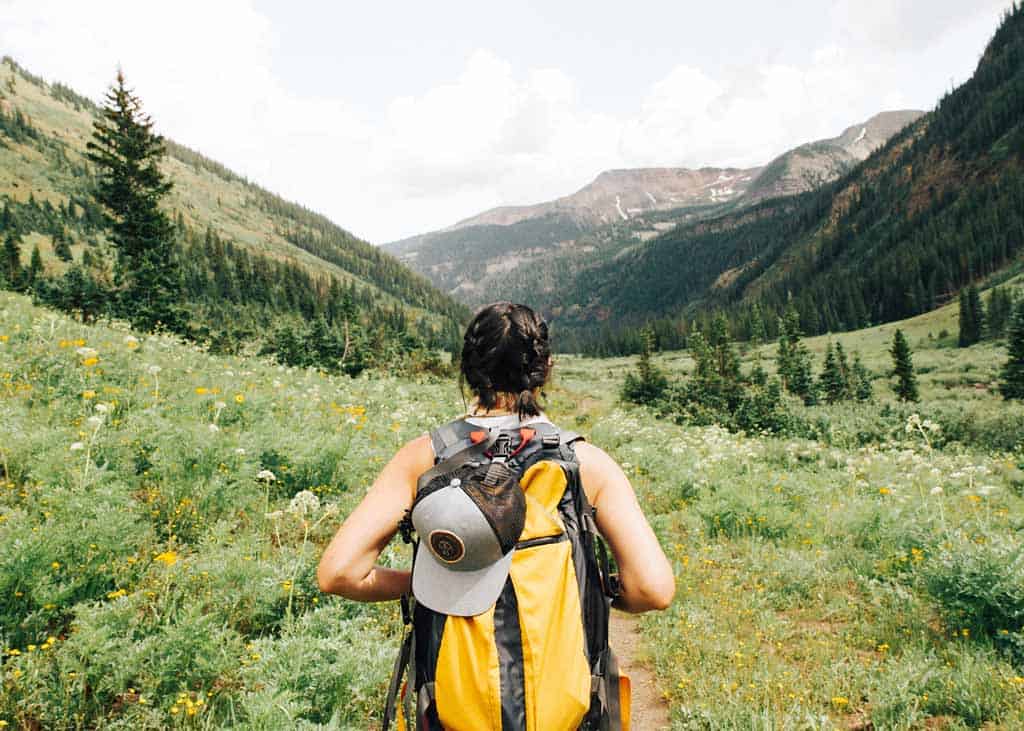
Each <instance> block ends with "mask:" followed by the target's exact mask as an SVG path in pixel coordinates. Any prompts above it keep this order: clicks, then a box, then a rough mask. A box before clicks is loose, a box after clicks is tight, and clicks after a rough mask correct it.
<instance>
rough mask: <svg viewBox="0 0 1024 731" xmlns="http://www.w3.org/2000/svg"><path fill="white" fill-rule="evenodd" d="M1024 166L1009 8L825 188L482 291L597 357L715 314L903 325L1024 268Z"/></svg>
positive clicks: (737, 330) (748, 320)
mask: <svg viewBox="0 0 1024 731" xmlns="http://www.w3.org/2000/svg"><path fill="white" fill-rule="evenodd" d="M897 123H898V118H897ZM859 136H860V133H859V132H857V133H856V134H855V135H854V140H856V138H857V137H859ZM865 137H866V135H865ZM812 147H814V146H812ZM796 157H797V158H799V157H800V156H799V155H797V156H796ZM1022 163H1024V6H1020V5H1015V6H1013V8H1012V9H1011V10H1009V11H1008V12H1007V13H1006V15H1005V16H1004V19H1003V22H1002V23H1001V25H1000V26H999V28H998V29H997V30H996V32H995V34H994V35H993V37H992V39H991V41H990V42H989V44H988V46H987V47H986V48H985V50H984V53H983V54H982V56H981V59H980V61H979V62H978V65H977V67H976V69H975V71H974V74H973V75H972V76H971V78H970V79H969V80H968V81H966V82H965V83H964V84H962V85H961V86H959V87H958V88H956V89H954V90H953V91H951V92H949V93H947V94H945V95H944V96H943V97H942V99H940V100H939V102H938V105H937V106H936V108H935V109H934V110H933V111H931V112H929V113H928V114H926V115H924V116H922V117H920V118H919V119H917V120H916V121H914V122H911V123H910V124H909V125H908V126H906V127H904V128H903V129H902V130H900V131H899V132H897V133H896V134H895V135H893V136H892V137H890V138H889V140H888V142H886V143H885V144H884V145H883V146H882V147H880V148H879V149H877V150H875V151H874V152H872V153H871V155H870V156H868V158H867V159H866V160H864V161H863V162H860V163H858V164H857V165H856V166H855V167H853V168H852V169H851V170H849V171H848V172H845V173H843V174H842V175H841V176H840V177H838V178H837V179H835V180H834V181H832V182H829V183H826V184H824V185H822V186H821V187H819V188H817V189H815V190H811V191H808V192H804V193H799V194H797V195H791V196H788V197H782V198H768V199H765V200H762V201H760V202H756V203H753V204H749V205H743V206H739V205H737V206H733V207H732V208H731V209H729V210H725V211H723V210H722V209H719V210H715V211H712V212H711V214H710V215H706V214H705V215H703V216H702V217H699V216H695V217H693V218H691V219H690V220H688V221H685V222H682V223H679V224H678V225H677V226H676V227H675V228H673V229H672V230H670V231H666V232H665V233H663V234H661V235H659V236H657V237H654V238H652V239H651V240H649V241H646V242H643V243H637V244H636V245H634V246H632V247H629V248H627V249H624V250H622V251H620V252H618V253H617V254H615V255H613V256H609V257H600V256H594V257H590V258H588V259H587V260H586V261H585V262H583V263H582V264H580V265H579V266H576V267H562V266H559V265H558V262H557V261H556V262H555V265H554V266H553V267H552V270H551V271H550V272H543V271H542V270H541V268H540V267H538V268H535V269H533V270H532V271H531V272H530V274H531V275H532V276H530V277H526V276H522V275H520V276H516V277H510V278H509V282H508V284H509V285H510V287H509V288H507V289H504V290H500V289H499V288H498V286H497V284H494V285H492V286H493V290H492V292H493V293H494V296H497V295H499V294H506V293H507V295H508V296H509V297H510V298H513V299H523V298H526V297H532V299H530V300H529V301H531V302H534V303H535V304H536V305H537V306H538V307H540V308H541V309H542V311H544V312H545V313H547V314H548V316H549V317H551V318H552V320H553V322H554V325H555V329H556V331H557V332H558V333H560V335H559V339H560V342H561V345H562V347H564V348H566V349H570V350H586V351H589V352H594V353H609V352H623V351H628V350H634V349H636V348H637V346H638V337H637V331H638V326H639V325H641V324H643V323H650V324H653V326H654V327H655V329H656V331H657V333H658V337H659V340H660V341H661V342H662V343H663V344H679V343H681V342H683V339H684V338H685V335H686V333H687V332H688V331H689V330H690V329H692V327H693V325H694V323H696V324H697V325H698V326H700V327H706V326H707V321H708V320H709V318H710V317H711V316H712V314H713V313H715V312H722V313H724V314H725V315H726V316H727V318H728V320H729V325H730V328H731V332H732V334H733V335H734V336H736V337H739V338H744V337H747V336H749V335H750V334H751V333H752V332H756V331H760V329H761V327H760V326H761V325H762V324H763V325H764V329H765V330H766V331H767V333H768V334H769V335H772V334H773V332H774V330H775V326H776V324H777V321H778V316H779V315H780V314H781V313H782V312H783V311H784V310H785V309H786V308H787V307H788V306H790V305H792V306H794V307H795V308H796V309H797V311H798V313H799V315H800V322H801V327H802V328H803V330H804V332H806V333H809V334H820V333H824V332H835V331H840V330H849V329H856V328H860V327H864V326H866V325H871V324H878V323H882V322H890V321H894V320H901V319H904V318H906V317H910V316H913V315H917V314H920V313H922V312H926V311H928V310H931V309H933V308H935V307H938V306H941V305H943V304H945V303H947V302H949V301H950V300H951V299H953V298H955V297H956V296H957V293H958V291H959V290H961V289H962V288H963V287H965V286H967V285H968V284H971V283H975V282H979V281H981V280H987V282H988V283H995V282H998V281H999V280H1001V279H1003V278H1006V277H1009V276H1011V275H1012V274H1014V273H1015V272H1016V271H1019V270H1021V269H1024V259H1022V256H1021V254H1022V252H1024V164H1022ZM773 165H774V164H773ZM773 165H770V166H768V170H769V171H770V170H771V168H772V167H773ZM788 169H790V170H792V169H793V168H792V167H789V168H788ZM764 175H765V173H762V175H761V180H764ZM785 177H786V176H785V175H783V176H777V179H784V178H785ZM747 195H750V191H749V189H748V193H747ZM538 282H539V283H540V286H537V283H538ZM509 290H511V291H509ZM702 323H703V324H702Z"/></svg>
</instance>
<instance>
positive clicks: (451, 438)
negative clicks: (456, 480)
mask: <svg viewBox="0 0 1024 731" xmlns="http://www.w3.org/2000/svg"><path fill="white" fill-rule="evenodd" d="M480 428H481V427H478V426H476V425H474V424H470V423H469V422H468V421H466V420H465V419H463V418H459V419H455V420H453V421H449V422H448V423H447V424H442V425H441V426H439V427H437V428H435V429H432V430H431V432H430V444H431V445H432V446H433V448H434V458H435V459H436V460H437V461H438V462H440V461H442V460H444V459H446V458H447V457H449V456H451V454H452V453H453V452H454V451H456V450H455V449H454V448H455V447H457V446H463V445H464V443H465V442H467V441H469V435H470V433H471V432H473V431H479V430H480Z"/></svg>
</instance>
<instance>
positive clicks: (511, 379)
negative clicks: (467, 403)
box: [459, 302, 551, 418]
mask: <svg viewBox="0 0 1024 731" xmlns="http://www.w3.org/2000/svg"><path fill="white" fill-rule="evenodd" d="M550 370H551V346H550V345H549V343H548V324H547V323H546V322H544V318H542V317H540V315H538V314H537V313H535V312H534V311H533V310H531V309H530V308H529V307H527V306H526V305H517V304H512V303H511V302H495V303H493V304H490V305H487V306H486V307H484V308H482V309H481V310H480V311H479V312H477V313H476V315H475V316H474V317H473V319H472V321H470V323H469V326H468V327H467V328H466V334H465V336H464V338H463V343H462V364H461V374H460V376H459V386H460V387H461V386H462V384H464V383H467V384H469V387H470V388H471V389H472V390H473V393H474V394H476V397H477V399H478V400H479V402H480V405H481V406H483V407H484V408H486V409H493V408H494V407H495V406H496V405H497V403H498V393H499V392H504V393H510V394H516V401H515V410H516V412H517V413H518V414H519V418H523V417H524V416H527V415H529V416H535V415H537V414H540V406H539V405H538V403H537V399H536V396H535V395H534V393H533V391H534V389H536V388H541V387H543V386H544V384H545V383H546V382H547V380H548V375H549V373H550Z"/></svg>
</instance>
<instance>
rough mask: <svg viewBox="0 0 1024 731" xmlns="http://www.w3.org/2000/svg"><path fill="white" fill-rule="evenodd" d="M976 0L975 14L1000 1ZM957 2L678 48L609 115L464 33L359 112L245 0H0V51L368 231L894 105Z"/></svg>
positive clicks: (883, 2) (742, 158) (835, 18)
mask: <svg viewBox="0 0 1024 731" xmlns="http://www.w3.org/2000/svg"><path fill="white" fill-rule="evenodd" d="M979 2H981V3H982V4H984V5H985V7H986V8H988V10H987V11H986V12H991V14H993V15H994V14H996V9H997V8H998V7H1000V6H1002V5H1005V0H1000V1H997V0H979ZM917 5H918V6H920V3H919V2H918V3H917ZM967 5H970V4H965V3H962V2H960V0H934V1H933V0H929V4H928V5H927V8H933V10H932V11H931V12H925V13H923V14H922V12H921V11H920V10H917V11H915V12H911V11H912V10H913V8H912V7H911V0H839V2H837V3H835V5H834V6H833V9H832V10H831V11H830V15H829V18H830V26H829V28H827V29H826V32H824V33H823V34H822V36H821V39H820V42H819V43H818V44H817V46H818V47H817V50H814V49H807V51H806V53H805V54H804V56H803V57H800V56H787V59H788V60H787V62H785V63H782V62H777V61H773V60H772V59H770V58H767V59H766V58H763V57H761V58H760V60H759V61H757V62H748V63H746V64H745V65H739V66H737V67H733V68H725V69H723V68H715V67H709V66H705V65H699V64H697V63H695V62H693V61H690V62H688V63H685V64H679V65H678V66H676V67H674V68H670V69H667V70H666V72H665V73H664V74H663V75H662V76H661V78H660V79H657V80H655V81H654V82H653V83H652V82H650V81H647V82H641V83H640V88H641V89H642V90H643V89H644V88H645V87H646V90H645V91H643V92H642V94H641V97H642V99H643V101H642V103H641V104H640V105H639V107H638V108H636V109H632V110H617V111H616V112H614V113H612V112H607V111H603V110H595V109H591V108H589V107H588V105H587V103H586V100H585V99H584V98H583V95H582V94H581V91H580V86H579V84H578V80H577V79H575V78H572V77H571V76H569V75H568V74H566V73H565V72H564V71H563V70H560V69H558V68H552V67H546V68H516V67H514V66H513V64H512V63H511V62H510V61H508V60H506V59H504V58H502V57H501V56H499V55H498V54H496V53H494V52H492V51H490V50H487V49H480V50H477V51H475V52H473V53H471V54H470V55H468V57H467V58H466V61H465V64H464V67H463V68H462V70H461V72H459V73H457V74H454V75H452V78H450V79H449V80H447V81H444V82H443V83H437V84H436V85H434V86H433V87H432V88H428V89H426V90H423V91H421V92H419V93H416V94H412V95H405V96H401V97H398V98H394V99H392V100H391V101H390V103H389V104H387V106H386V108H385V109H384V110H383V112H382V113H381V114H380V118H379V119H376V118H373V117H371V116H369V114H370V113H368V112H357V111H355V109H356V108H355V107H354V106H353V103H357V102H360V101H361V100H359V99H352V100H347V99H344V98H342V97H341V96H340V95H339V94H338V93H337V92H336V90H335V89H333V88H331V80H330V76H329V73H327V72H322V71H321V70H320V69H316V68H311V69H310V74H311V75H312V76H313V78H318V79H319V78H321V77H322V80H320V81H318V83H317V84H316V85H315V86H314V87H313V88H316V89H318V91H317V92H316V93H315V94H314V93H306V94H300V93H297V92H294V91H292V90H291V89H289V88H287V87H286V86H285V84H284V83H283V82H282V81H281V79H280V78H279V77H278V76H277V75H276V74H275V71H274V64H273V61H274V54H275V53H276V52H277V48H278V45H277V44H278V39H277V38H276V36H275V31H274V27H273V26H272V24H271V22H270V21H269V19H268V18H267V17H266V16H265V15H263V14H262V13H260V12H259V11H258V10H256V8H255V7H254V5H253V2H252V1H251V0H217V2H210V1H209V0H202V1H200V0H179V2H177V3H174V4H173V5H166V4H164V5H161V6H158V5H156V4H149V3H137V2H136V3H128V2H121V1H116V0H94V1H93V2H88V3H67V2H59V1H57V0H0V13H2V15H3V17H4V22H3V25H2V26H0V53H9V54H11V55H13V56H14V57H15V58H16V59H18V60H19V61H20V62H22V63H23V64H25V65H26V67H28V68H29V69H30V70H31V71H33V72H34V73H39V74H42V75H44V76H46V77H47V78H51V79H57V80H61V81H65V82H67V83H70V84H71V85H72V86H73V87H75V88H76V89H78V90H79V91H81V92H83V93H86V94H88V95H90V96H93V97H96V98H98V97H99V96H100V95H101V94H102V91H103V89H104V88H105V87H106V86H107V85H108V83H109V82H110V80H111V79H112V77H113V74H114V69H115V67H116V65H117V64H118V63H121V64H122V65H123V66H124V68H125V72H126V74H127V76H128V79H129V82H130V83H131V84H133V85H134V86H135V87H136V89H137V91H138V93H139V94H140V96H141V97H142V99H143V100H144V102H145V103H146V106H147V110H148V111H149V112H150V113H151V114H152V115H153V117H154V119H155V120H156V122H157V125H158V128H159V129H160V130H161V131H162V132H164V133H165V134H167V135H168V136H170V137H172V138H174V139H176V140H177V141H179V142H182V143H184V144H187V145H189V146H192V147H195V148H197V149H199V150H200V151H202V152H204V153H205V154H207V155H209V156H211V157H213V158H215V159H217V160H219V161H221V162H223V163H225V164H226V165H228V166H229V167H231V168H233V169H235V170H237V171H238V172H240V173H242V174H245V175H247V176H249V177H250V178H252V179H254V180H256V181H257V182H259V183H261V184H263V185H265V186H267V187H268V188H270V189H272V190H275V191H277V192H279V193H281V194H282V195H284V196H286V197H289V198H292V199H294V200H297V201H299V202H301V203H303V204H305V205H307V206H309V207H311V208H314V209H316V210H320V211H323V212H324V213H326V214H328V215H329V216H331V217H332V218H333V219H334V220H336V221H338V222H339V223H340V224H341V225H343V226H345V227H347V228H349V229H351V230H352V231H354V232H355V233H357V234H359V235H363V236H367V237H369V238H370V239H371V240H374V241H378V242H379V241H386V240H389V239H393V238H397V237H399V236H403V235H410V234H412V233H418V232H422V231H425V230H430V229H433V228H440V227H442V226H445V225H448V224H450V223H453V222H455V221H456V220H458V219H461V218H464V217H467V216H469V215H472V214H474V213H477V212H479V211H481V210H483V209H485V208H488V207H491V206H495V205H503V204H518V203H531V202H537V201H541V200H547V199H551V198H554V197H557V196H559V195H565V194H567V193H570V192H572V191H573V190H574V189H575V188H578V187H579V186H581V185H583V184H585V183H586V182H588V181H589V180H590V179H592V178H593V177H594V176H596V175H597V173H599V172H600V171H601V170H604V169H608V168H613V167H637V166H664V165H685V166H690V167H697V166H702V165H741V166H752V165H756V164H761V163H764V162H767V161H768V160H769V159H770V158H771V157H772V156H773V155H775V154H777V153H779V152H781V151H783V150H785V149H787V148H788V147H792V146H794V145H797V144H800V143H803V142H806V141H809V140H813V139H819V138H822V137H830V136H833V135H836V134H838V133H839V132H840V131H842V130H843V129H844V128H845V127H846V126H848V125H850V124H853V123H855V122H858V121H861V120H863V119H866V118H867V117H868V116H870V115H872V114H874V113H875V112H877V111H880V110H882V109H885V108H894V107H901V106H906V105H909V104H910V103H911V102H910V100H909V99H908V97H907V94H906V93H905V89H906V88H907V82H908V73H907V72H903V73H902V75H900V74H897V73H894V69H899V68H903V66H905V65H907V64H909V63H910V61H909V59H910V58H911V57H910V55H908V54H910V53H911V52H913V53H921V52H920V49H921V48H924V47H928V48H931V49H933V50H934V49H940V48H941V49H942V52H943V53H947V54H948V53H949V52H950V51H949V50H948V49H945V47H943V46H942V45H941V43H940V41H941V40H942V39H943V38H947V37H949V34H950V33H951V32H952V31H951V30H950V29H951V28H954V27H955V26H956V25H957V24H958V23H961V22H963V19H964V18H966V17H968V16H970V17H976V16H977V13H975V12H968V10H965V9H964V8H965V7H966V6H967ZM989 6H991V8H989ZM150 8H160V9H159V10H156V9H150ZM922 15H923V18H924V19H923V20H922ZM985 22H986V23H987V22H988V21H985ZM989 32H991V31H990V30H989ZM904 37H907V38H908V39H909V40H907V41H906V43H903V42H902V40H901V39H903V38H904ZM901 43H902V45H901ZM908 49H909V50H908ZM978 50H980V49H978ZM900 54H902V55H900ZM973 60H974V59H970V61H972V62H973ZM901 64H902V65H901ZM366 73H367V74H372V73H373V70H372V69H367V70H366ZM909 73H911V74H912V73H913V72H912V70H911V71H910V72H909ZM932 100H933V99H932ZM930 103H931V100H930V101H929V102H928V104H930Z"/></svg>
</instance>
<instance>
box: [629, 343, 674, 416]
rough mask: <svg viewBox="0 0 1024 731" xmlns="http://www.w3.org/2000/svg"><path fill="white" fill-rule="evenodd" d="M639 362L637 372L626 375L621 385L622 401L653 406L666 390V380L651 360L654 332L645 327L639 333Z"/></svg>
mask: <svg viewBox="0 0 1024 731" xmlns="http://www.w3.org/2000/svg"><path fill="white" fill-rule="evenodd" d="M640 337H641V347H642V350H641V351H640V360H639V362H638V363H637V372H636V373H635V374H633V373H627V374H626V380H625V381H624V382H623V384H622V393H621V396H622V399H623V400H624V401H632V402H633V403H637V404H653V403H655V402H656V401H657V400H658V399H660V398H661V397H662V396H663V395H664V393H665V389H667V388H668V378H666V377H665V374H664V373H662V372H661V369H660V368H658V366H656V365H655V364H654V362H653V361H652V360H651V356H652V354H653V353H654V347H655V345H654V332H653V331H652V330H651V329H650V328H649V327H645V328H644V329H643V330H642V331H641V333H640Z"/></svg>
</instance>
